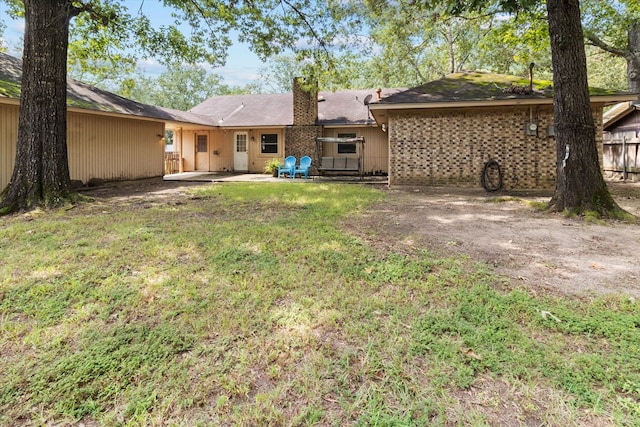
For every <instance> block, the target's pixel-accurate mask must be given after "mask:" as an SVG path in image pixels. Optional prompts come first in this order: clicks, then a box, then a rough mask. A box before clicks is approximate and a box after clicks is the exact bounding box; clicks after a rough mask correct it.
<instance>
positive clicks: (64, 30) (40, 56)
mask: <svg viewBox="0 0 640 427" xmlns="http://www.w3.org/2000/svg"><path fill="white" fill-rule="evenodd" d="M71 8H72V3H71V1H70V0H24V9H25V24H26V26H25V32H24V51H23V58H22V64H23V65H22V92H21V95H20V114H19V122H18V140H17V146H16V161H15V166H14V169H13V174H12V176H11V181H10V182H9V185H8V186H7V188H6V190H5V191H4V194H3V196H4V197H3V199H2V201H1V202H0V213H9V212H14V211H18V210H29V209H33V208H35V207H38V206H44V207H52V206H55V205H59V204H61V203H63V202H65V201H66V200H68V199H69V197H70V196H71V193H72V191H71V181H70V177H69V165H68V159H67V47H68V44H69V20H70V18H71Z"/></svg>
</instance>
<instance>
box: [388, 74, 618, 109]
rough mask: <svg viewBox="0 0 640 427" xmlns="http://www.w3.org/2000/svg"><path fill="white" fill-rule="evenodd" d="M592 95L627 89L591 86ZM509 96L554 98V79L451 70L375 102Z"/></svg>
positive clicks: (487, 99) (488, 99)
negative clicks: (530, 82) (531, 79)
mask: <svg viewBox="0 0 640 427" xmlns="http://www.w3.org/2000/svg"><path fill="white" fill-rule="evenodd" d="M589 92H590V94H591V96H617V95H621V96H624V95H628V94H627V93H623V92H618V91H614V90H607V89H599V88H589ZM509 100H548V101H549V103H551V102H552V100H553V82H551V81H550V80H536V79H534V80H533V81H532V85H531V87H530V85H529V79H528V78H523V77H518V76H511V75H504V74H492V73H484V72H478V71H465V72H459V73H453V74H449V75H447V76H445V77H443V78H441V79H438V80H433V81H431V82H428V83H425V84H423V85H420V86H417V87H414V88H411V89H408V90H405V91H402V92H398V93H396V94H393V95H391V96H388V97H386V98H383V99H382V100H380V101H379V102H376V103H375V104H376V105H380V106H381V107H382V106H384V105H392V104H437V103H460V102H465V103H466V102H492V101H509Z"/></svg>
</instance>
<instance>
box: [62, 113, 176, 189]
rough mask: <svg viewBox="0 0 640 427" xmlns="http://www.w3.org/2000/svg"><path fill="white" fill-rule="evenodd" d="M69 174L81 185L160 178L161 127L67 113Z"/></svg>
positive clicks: (144, 121) (161, 156) (127, 119)
mask: <svg viewBox="0 0 640 427" xmlns="http://www.w3.org/2000/svg"><path fill="white" fill-rule="evenodd" d="M67 135H68V136H67V141H68V142H67V149H68V153H69V172H70V174H71V178H72V179H79V180H82V181H83V182H86V181H87V180H89V179H91V178H94V177H95V178H103V179H106V180H122V179H138V178H148V177H154V176H162V174H163V171H164V170H163V164H164V146H163V140H162V137H163V136H164V123H162V122H154V121H148V120H137V119H130V118H119V117H108V116H100V115H94V114H83V113H75V112H70V113H69V116H68V126H67Z"/></svg>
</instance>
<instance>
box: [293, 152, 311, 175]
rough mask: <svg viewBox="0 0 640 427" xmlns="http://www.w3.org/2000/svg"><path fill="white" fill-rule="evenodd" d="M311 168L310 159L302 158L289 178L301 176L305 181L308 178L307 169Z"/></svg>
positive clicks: (307, 157)
mask: <svg viewBox="0 0 640 427" xmlns="http://www.w3.org/2000/svg"><path fill="white" fill-rule="evenodd" d="M310 167H311V157H309V156H304V157H303V158H301V159H300V166H298V167H297V168H295V170H294V171H293V175H292V176H291V178H295V176H296V174H303V175H304V177H305V179H307V178H309V168H310Z"/></svg>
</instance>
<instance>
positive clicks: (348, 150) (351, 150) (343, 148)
mask: <svg viewBox="0 0 640 427" xmlns="http://www.w3.org/2000/svg"><path fill="white" fill-rule="evenodd" d="M355 137H356V134H355V133H339V134H338V138H355ZM338 153H339V154H355V153H356V143H355V142H350V143H348V144H342V143H338Z"/></svg>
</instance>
